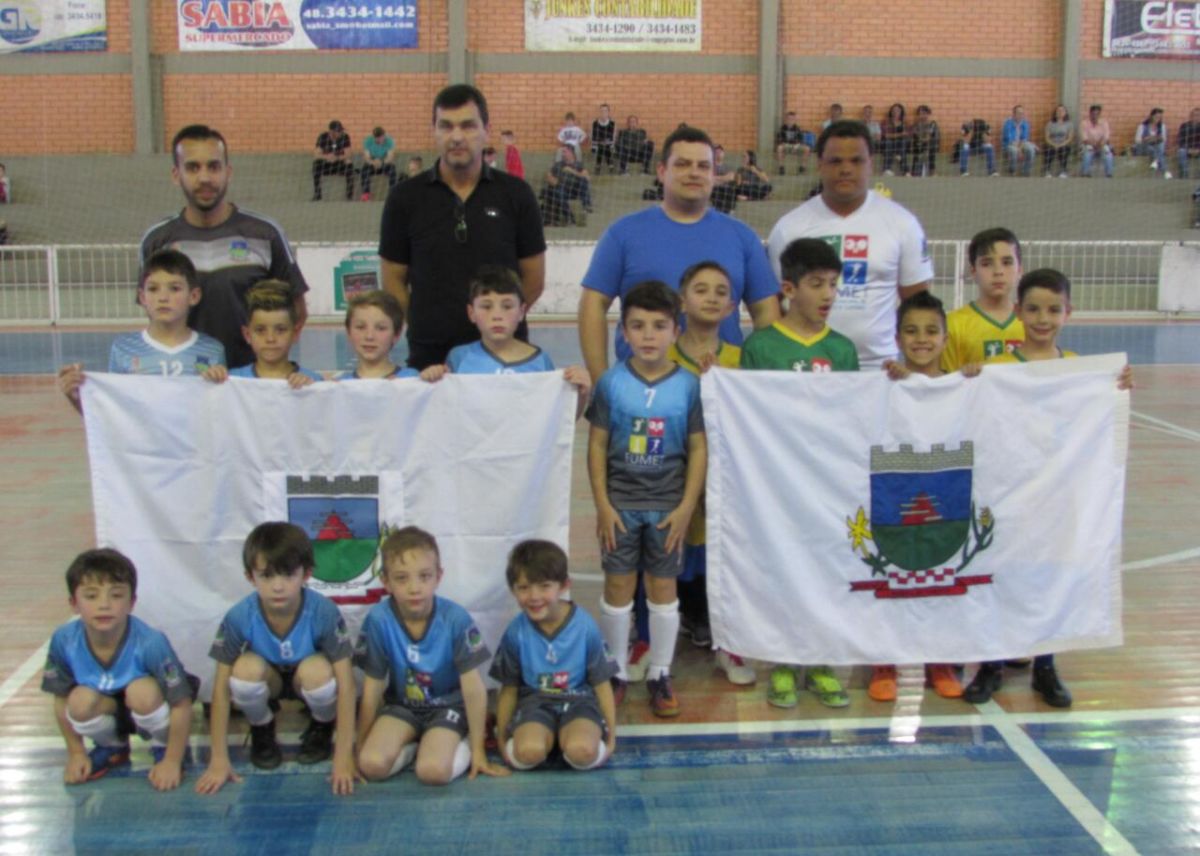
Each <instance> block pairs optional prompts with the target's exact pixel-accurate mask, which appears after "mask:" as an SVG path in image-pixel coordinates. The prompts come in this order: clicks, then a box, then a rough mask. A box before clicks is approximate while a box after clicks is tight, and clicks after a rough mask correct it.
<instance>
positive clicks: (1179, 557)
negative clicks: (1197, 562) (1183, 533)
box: [1121, 547, 1200, 571]
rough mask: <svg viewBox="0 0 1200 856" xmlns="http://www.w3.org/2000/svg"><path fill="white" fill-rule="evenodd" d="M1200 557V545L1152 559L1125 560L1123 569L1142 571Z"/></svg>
mask: <svg viewBox="0 0 1200 856" xmlns="http://www.w3.org/2000/svg"><path fill="white" fill-rule="evenodd" d="M1196 558H1200V547H1194V548H1192V549H1191V550H1180V551H1179V552H1178V553H1167V554H1166V555H1165V556H1155V557H1154V558H1151V559H1140V560H1138V561H1136V562H1125V563H1123V564H1122V565H1121V570H1122V571H1141V570H1144V569H1146V568H1157V567H1159V566H1161V565H1171V564H1174V563H1175V562H1186V561H1187V560H1188V559H1196Z"/></svg>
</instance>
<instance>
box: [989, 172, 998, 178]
mask: <svg viewBox="0 0 1200 856" xmlns="http://www.w3.org/2000/svg"><path fill="white" fill-rule="evenodd" d="M989 175H990V176H991V177H992V178H999V177H1000V173H998V172H992V173H989Z"/></svg>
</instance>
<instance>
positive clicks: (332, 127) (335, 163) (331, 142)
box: [312, 119, 354, 202]
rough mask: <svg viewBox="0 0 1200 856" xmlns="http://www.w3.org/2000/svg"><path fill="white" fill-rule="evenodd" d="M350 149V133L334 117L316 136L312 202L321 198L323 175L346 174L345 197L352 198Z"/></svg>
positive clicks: (352, 165) (352, 167)
mask: <svg viewBox="0 0 1200 856" xmlns="http://www.w3.org/2000/svg"><path fill="white" fill-rule="evenodd" d="M350 151H351V149H350V135H349V134H347V133H346V129H345V128H343V127H342V123H341V122H339V121H338V120H337V119H334V120H333V121H332V122H330V123H329V130H327V131H323V132H322V133H321V136H319V137H317V145H316V148H315V149H314V150H313V154H314V155H315V157H316V159H315V160H314V161H313V164H312V180H313V198H312V201H313V202H316V201H318V200H319V199H320V198H321V176H323V175H344V176H346V198H347V199H353V198H354V164H353V163H351V162H350Z"/></svg>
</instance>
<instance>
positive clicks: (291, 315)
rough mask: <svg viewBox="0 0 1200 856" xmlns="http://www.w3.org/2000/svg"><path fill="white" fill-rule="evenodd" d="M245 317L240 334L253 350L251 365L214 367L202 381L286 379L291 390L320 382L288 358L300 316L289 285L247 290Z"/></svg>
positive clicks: (265, 285) (269, 282) (275, 283)
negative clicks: (240, 378)
mask: <svg viewBox="0 0 1200 856" xmlns="http://www.w3.org/2000/svg"><path fill="white" fill-rule="evenodd" d="M246 318H247V320H246V325H245V326H244V327H242V335H243V336H244V337H245V338H246V341H247V342H248V343H249V345H250V350H252V351H254V362H252V363H247V364H246V365H244V366H238V367H237V368H235V369H226V368H225V367H224V366H215V367H213V368H211V369H209V370H208V371H206V372H205V373H204V378H205V379H206V380H210V381H213V382H214V383H223V382H224V381H225V379H226V378H230V377H244V378H260V379H264V380H286V381H287V382H288V386H290V387H291V388H292V389H300V388H302V387H305V386H308V385H309V384H311V383H316V382H317V381H320V380H324V378H323V377H321V375H319V374H318V373H317V372H314V371H310V370H308V369H306V368H301V367H300V365H299V364H298V363H297V362H295V361H294V360H293V359H292V357H291V351H292V343H293V342H294V341H295V340H296V336H297V335H299V333H300V316H299V313H298V312H297V309H296V299H295V297H294V296H293V295H292V292H291V286H289V285H288V284H287V283H286V282H283V281H282V280H278V279H264V280H263V281H262V282H260V283H258V284H257V285H255V286H254V287H253V288H251V289H250V290H249V291H247V292H246Z"/></svg>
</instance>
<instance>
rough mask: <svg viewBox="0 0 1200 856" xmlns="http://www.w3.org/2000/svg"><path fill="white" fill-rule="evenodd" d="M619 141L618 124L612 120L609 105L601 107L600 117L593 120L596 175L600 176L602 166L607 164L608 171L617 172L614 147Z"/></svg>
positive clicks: (593, 151) (593, 149) (593, 150)
mask: <svg viewBox="0 0 1200 856" xmlns="http://www.w3.org/2000/svg"><path fill="white" fill-rule="evenodd" d="M616 139H617V123H616V122H614V121H613V120H612V115H611V112H610V111H609V109H608V105H607V104H601V105H600V115H599V117H597V118H595V119H593V120H592V153H593V154H594V155H595V157H596V175H599V174H600V164H602V163H607V164H608V171H609V172H611V173H615V172H616V171H617V165H616V161H614V160H613V146H614V145H615V144H616Z"/></svg>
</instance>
